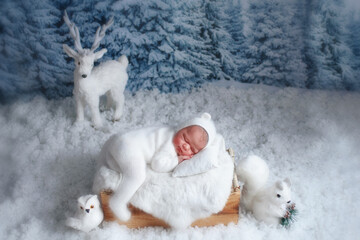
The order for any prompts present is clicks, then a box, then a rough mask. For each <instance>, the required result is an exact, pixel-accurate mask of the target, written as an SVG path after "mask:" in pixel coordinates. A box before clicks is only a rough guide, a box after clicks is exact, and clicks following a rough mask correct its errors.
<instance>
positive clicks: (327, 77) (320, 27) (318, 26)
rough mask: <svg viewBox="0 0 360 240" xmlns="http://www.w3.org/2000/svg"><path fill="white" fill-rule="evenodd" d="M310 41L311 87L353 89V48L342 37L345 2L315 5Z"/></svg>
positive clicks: (308, 54)
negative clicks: (351, 57) (342, 6)
mask: <svg viewBox="0 0 360 240" xmlns="http://www.w3.org/2000/svg"><path fill="white" fill-rule="evenodd" d="M314 7H315V11H314V13H313V14H312V17H311V22H310V24H311V28H310V34H309V39H308V41H307V45H308V46H307V53H306V54H307V56H308V58H310V59H311V62H310V63H308V64H313V65H314V67H311V68H310V70H311V72H310V76H309V83H310V84H309V87H310V88H320V89H324V88H325V89H350V88H352V83H351V82H352V81H353V80H352V79H353V77H354V75H353V70H352V68H351V63H350V60H349V55H350V54H351V51H350V49H349V48H348V47H347V46H346V44H345V41H344V39H343V37H342V35H343V28H342V27H341V26H340V23H341V22H342V21H341V20H342V19H341V17H340V12H341V11H340V10H341V3H340V2H332V4H329V2H328V1H320V2H318V3H317V4H316V5H314Z"/></svg>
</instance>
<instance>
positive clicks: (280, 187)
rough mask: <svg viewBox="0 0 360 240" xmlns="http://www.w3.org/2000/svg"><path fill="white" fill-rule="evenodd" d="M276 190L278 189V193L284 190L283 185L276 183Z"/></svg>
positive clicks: (279, 182)
mask: <svg viewBox="0 0 360 240" xmlns="http://www.w3.org/2000/svg"><path fill="white" fill-rule="evenodd" d="M276 188H277V189H279V190H280V191H282V190H284V186H283V183H282V182H281V181H277V182H276Z"/></svg>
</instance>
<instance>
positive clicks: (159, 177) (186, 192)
mask: <svg viewBox="0 0 360 240" xmlns="http://www.w3.org/2000/svg"><path fill="white" fill-rule="evenodd" d="M233 171H234V164H233V162H232V159H231V157H230V156H229V154H228V153H227V152H226V151H223V152H222V154H219V166H218V167H216V168H213V169H211V170H209V171H207V172H205V173H202V174H198V175H194V176H188V177H180V178H177V177H172V176H171V173H157V172H154V171H152V170H151V169H150V168H148V169H147V178H146V180H145V182H144V183H143V185H142V186H141V187H140V188H139V189H138V190H137V192H136V193H135V195H134V196H133V198H132V199H131V201H130V203H131V204H132V205H134V206H135V207H137V208H139V209H141V210H143V211H145V212H147V213H149V214H151V215H153V216H154V217H157V218H160V219H162V220H164V221H165V222H166V223H168V224H169V225H170V226H171V227H172V228H175V229H184V228H186V227H188V226H190V225H191V224H192V223H193V222H194V221H195V220H197V219H201V218H205V217H208V216H210V215H212V214H214V213H218V212H219V211H221V210H222V209H223V208H224V206H225V204H226V201H227V199H228V197H229V195H230V192H231V184H232V178H233ZM117 176H118V174H114V171H112V170H110V169H105V168H104V167H102V169H101V170H100V171H99V172H98V173H97V174H96V176H95V180H94V191H97V193H99V190H101V189H108V188H110V189H115V187H116V186H117V183H118V182H119V181H120V179H118V177H117Z"/></svg>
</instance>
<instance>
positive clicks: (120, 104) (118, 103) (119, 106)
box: [111, 93, 125, 121]
mask: <svg viewBox="0 0 360 240" xmlns="http://www.w3.org/2000/svg"><path fill="white" fill-rule="evenodd" d="M111 96H112V97H113V99H114V101H115V113H114V121H119V120H120V118H121V115H122V114H123V109H124V100H125V97H124V94H123V93H121V94H117V95H116V94H115V93H114V94H111Z"/></svg>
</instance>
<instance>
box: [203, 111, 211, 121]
mask: <svg viewBox="0 0 360 240" xmlns="http://www.w3.org/2000/svg"><path fill="white" fill-rule="evenodd" d="M201 118H204V119H208V120H210V119H211V115H210V113H207V112H205V113H203V114H202V115H201Z"/></svg>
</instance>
